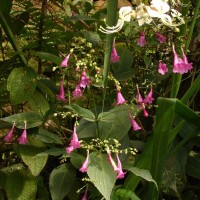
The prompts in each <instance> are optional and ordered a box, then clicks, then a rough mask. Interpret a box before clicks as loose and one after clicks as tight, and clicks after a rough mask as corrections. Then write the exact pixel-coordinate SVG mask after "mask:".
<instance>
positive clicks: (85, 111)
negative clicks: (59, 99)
mask: <svg viewBox="0 0 200 200" xmlns="http://www.w3.org/2000/svg"><path fill="white" fill-rule="evenodd" d="M64 107H65V108H69V109H71V110H73V111H74V112H75V113H76V114H79V115H80V117H83V118H84V119H86V120H88V121H91V122H94V121H96V119H95V115H94V113H93V112H92V111H90V110H88V109H86V108H82V107H80V106H79V105H77V104H71V105H69V106H64Z"/></svg>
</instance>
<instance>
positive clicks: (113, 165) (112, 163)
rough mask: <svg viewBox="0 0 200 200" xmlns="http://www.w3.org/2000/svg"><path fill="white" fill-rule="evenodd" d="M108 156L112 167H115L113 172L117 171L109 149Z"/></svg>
mask: <svg viewBox="0 0 200 200" xmlns="http://www.w3.org/2000/svg"><path fill="white" fill-rule="evenodd" d="M107 154H108V160H109V162H110V163H111V165H112V167H113V170H114V171H117V170H118V168H117V165H116V164H115V161H114V160H113V158H112V156H111V152H110V150H109V149H107Z"/></svg>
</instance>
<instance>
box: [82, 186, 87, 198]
mask: <svg viewBox="0 0 200 200" xmlns="http://www.w3.org/2000/svg"><path fill="white" fill-rule="evenodd" d="M87 191H88V187H87V188H86V190H85V194H84V196H83V198H82V200H87Z"/></svg>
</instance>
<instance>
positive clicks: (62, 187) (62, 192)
mask: <svg viewBox="0 0 200 200" xmlns="http://www.w3.org/2000/svg"><path fill="white" fill-rule="evenodd" d="M75 177H76V173H75V171H74V169H73V168H72V167H71V165H69V164H62V165H60V166H58V167H56V168H55V169H54V170H53V171H52V172H51V175H50V181H49V188H50V192H51V197H52V199H53V200H60V199H63V198H64V197H65V196H66V195H67V194H68V193H69V192H70V190H71V189H72V187H73V184H74V181H75Z"/></svg>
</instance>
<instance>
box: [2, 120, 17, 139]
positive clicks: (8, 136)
mask: <svg viewBox="0 0 200 200" xmlns="http://www.w3.org/2000/svg"><path fill="white" fill-rule="evenodd" d="M14 127H15V122H14V123H13V125H12V128H11V130H10V131H9V132H8V133H7V135H6V136H5V137H4V141H5V142H11V141H12V135H13V131H14Z"/></svg>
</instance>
